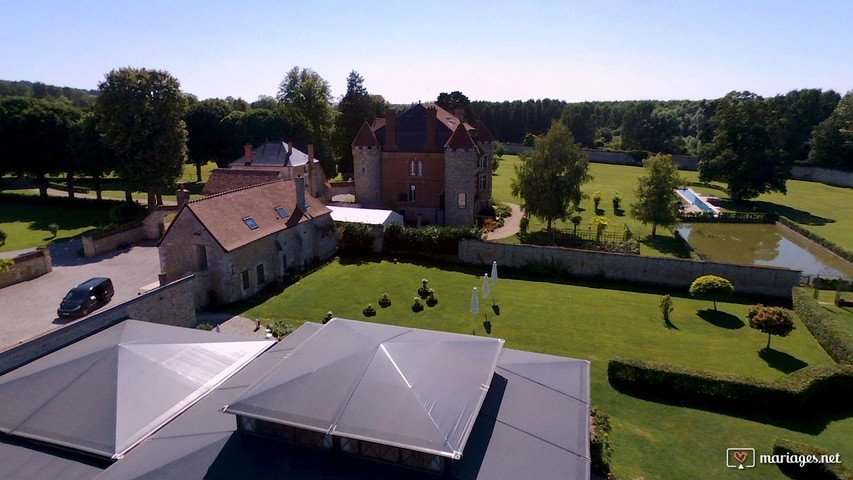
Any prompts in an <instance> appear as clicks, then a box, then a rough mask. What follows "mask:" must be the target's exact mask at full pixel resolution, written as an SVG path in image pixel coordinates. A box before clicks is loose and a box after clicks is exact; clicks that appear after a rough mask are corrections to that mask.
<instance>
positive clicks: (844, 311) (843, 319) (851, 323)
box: [818, 290, 853, 335]
mask: <svg viewBox="0 0 853 480" xmlns="http://www.w3.org/2000/svg"><path fill="white" fill-rule="evenodd" d="M841 298H843V299H844V300H847V301H853V292H841ZM818 301H819V302H820V303H821V306H822V307H823V308H825V309H826V310H827V311H828V312H829V313H830V314H832V317H833V318H834V319H835V321H837V322H838V323H839V325H841V326H843V327H844V328H846V329H847V331H848V332H850V334H851V335H853V307H836V306H835V303H834V302H835V292H834V291H831V290H821V292H820V295H819V296H818Z"/></svg>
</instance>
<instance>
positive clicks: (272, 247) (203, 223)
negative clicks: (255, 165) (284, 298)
mask: <svg viewBox="0 0 853 480" xmlns="http://www.w3.org/2000/svg"><path fill="white" fill-rule="evenodd" d="M158 247H159V255H160V270H161V272H162V273H163V274H165V276H166V280H167V281H172V280H175V279H178V278H181V277H183V276H185V275H186V274H188V273H194V274H195V279H194V281H195V301H196V305H197V306H205V305H208V304H210V303H230V302H235V301H238V300H240V299H243V298H247V297H250V296H253V295H255V294H257V293H258V292H260V291H261V290H262V289H263V288H264V287H265V286H267V285H269V284H271V283H274V282H277V281H281V280H282V279H283V278H286V277H287V276H289V275H290V274H291V273H292V272H293V271H298V270H300V269H302V268H304V267H306V266H307V265H308V264H310V263H312V262H316V261H320V260H325V259H327V258H330V257H332V256H333V255H334V254H335V251H336V250H337V236H336V235H335V225H334V222H333V221H332V216H331V212H330V210H329V209H328V208H326V206H325V205H323V203H322V202H320V200H318V199H316V198H314V197H313V196H311V195H308V194H307V193H306V192H305V183H304V179H303V178H302V177H297V178H296V179H294V180H275V181H272V182H268V183H264V184H260V185H254V186H250V187H245V188H241V189H238V190H233V191H230V192H225V193H222V194H217V195H212V196H209V197H205V198H203V199H200V200H194V201H191V202H188V203H187V204H186V205H184V206H183V207H182V208H181V210H180V211H179V212H178V215H177V216H176V217H175V219H174V221H173V222H172V224H171V225H170V226H169V228H168V230H166V233H165V234H164V235H163V238H162V239H160V243H159V244H158Z"/></svg>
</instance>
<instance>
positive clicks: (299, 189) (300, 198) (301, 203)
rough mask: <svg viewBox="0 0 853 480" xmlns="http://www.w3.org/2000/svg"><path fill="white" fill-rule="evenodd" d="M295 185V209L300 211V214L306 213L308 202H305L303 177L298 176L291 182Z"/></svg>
mask: <svg viewBox="0 0 853 480" xmlns="http://www.w3.org/2000/svg"><path fill="white" fill-rule="evenodd" d="M293 183H295V184H296V207H297V208H299V209H300V210H302V213H308V202H307V201H305V177H303V176H301V175H300V176H298V177H296V179H294V180H293Z"/></svg>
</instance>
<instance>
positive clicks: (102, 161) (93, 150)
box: [68, 112, 117, 200]
mask: <svg viewBox="0 0 853 480" xmlns="http://www.w3.org/2000/svg"><path fill="white" fill-rule="evenodd" d="M97 127H98V118H97V117H96V116H95V114H94V113H93V112H87V113H86V114H84V115H83V117H82V118H81V119H80V120H78V121H77V123H75V124H74V126H73V127H72V128H71V133H70V136H69V138H68V150H69V152H71V157H72V158H73V159H74V169H75V170H76V171H77V172H78V173H84V174H86V175H89V176H91V177H92V181H93V183H94V187H95V195H96V196H97V198H98V200H100V199H101V191H102V188H101V180H102V179H103V177H104V175H106V174H107V173H109V172H112V171H113V170H115V169H116V166H117V160H116V156H115V153H114V152H113V151H112V150H111V149H109V148H107V146H106V145H105V144H104V142H103V140H102V139H101V134H100V133H98V128H97Z"/></svg>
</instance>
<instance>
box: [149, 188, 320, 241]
mask: <svg viewBox="0 0 853 480" xmlns="http://www.w3.org/2000/svg"><path fill="white" fill-rule="evenodd" d="M306 190H307V189H306ZM305 201H306V203H308V206H309V208H308V212H307V213H303V212H302V211H301V210H299V208H297V204H296V185H295V183H294V181H293V180H276V181H274V182H270V183H265V184H261V185H255V186H252V187H246V188H242V189H239V190H232V191H230V192H225V193H221V194H218V195H211V196H209V197H206V198H202V199H199V200H193V201H191V202H189V203H187V204H186V207H184V208H187V209H189V210H190V211H191V212H192V213H193V214H194V215H195V216H196V217H197V218H198V220H199V222H200V223H201V224H202V225H203V226H204V228H205V229H206V230H207V231H208V232H210V235H211V236H213V238H214V239H215V240H216V241H217V242H218V243H219V245H220V246H222V248H223V250H225V251H226V252H230V251H232V250H234V249H236V248H240V247H242V246H244V245H248V244H249V243H252V242H254V241H256V240H259V239H261V238H264V237H267V236H269V235H272V234H274V233H277V232H280V231H282V230H284V229H286V228H290V227H293V226H295V225H297V224H299V223H302V222H306V221H310V220H311V219H313V218H317V217H319V216H322V215H326V214H329V213H330V212H331V211H330V210H329V209H328V208H326V206H325V205H323V202H321V201H320V200H318V199H316V198H314V197H313V196H311V195H309V194H308V193H307V192H306V193H305ZM276 207H284V209H285V211H286V213H287V216H286V217H285V218H282V217H281V216H279V215H278V213H277V212H276V210H275V208H276ZM183 213H184V212H181V213H180V214H179V215H182V214H183ZM247 217H252V219H253V220H254V221H255V223H256V224H257V225H258V228H254V229H253V228H250V227H249V226H248V225H247V223H246V220H244V219H246V218H247ZM176 220H177V219H176ZM171 232H172V229H171V228H169V230H168V231H166V234H165V235H164V236H163V239H161V240H160V243H161V244H162V243H163V240H165V239H166V236H168V235H170V234H171Z"/></svg>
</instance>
